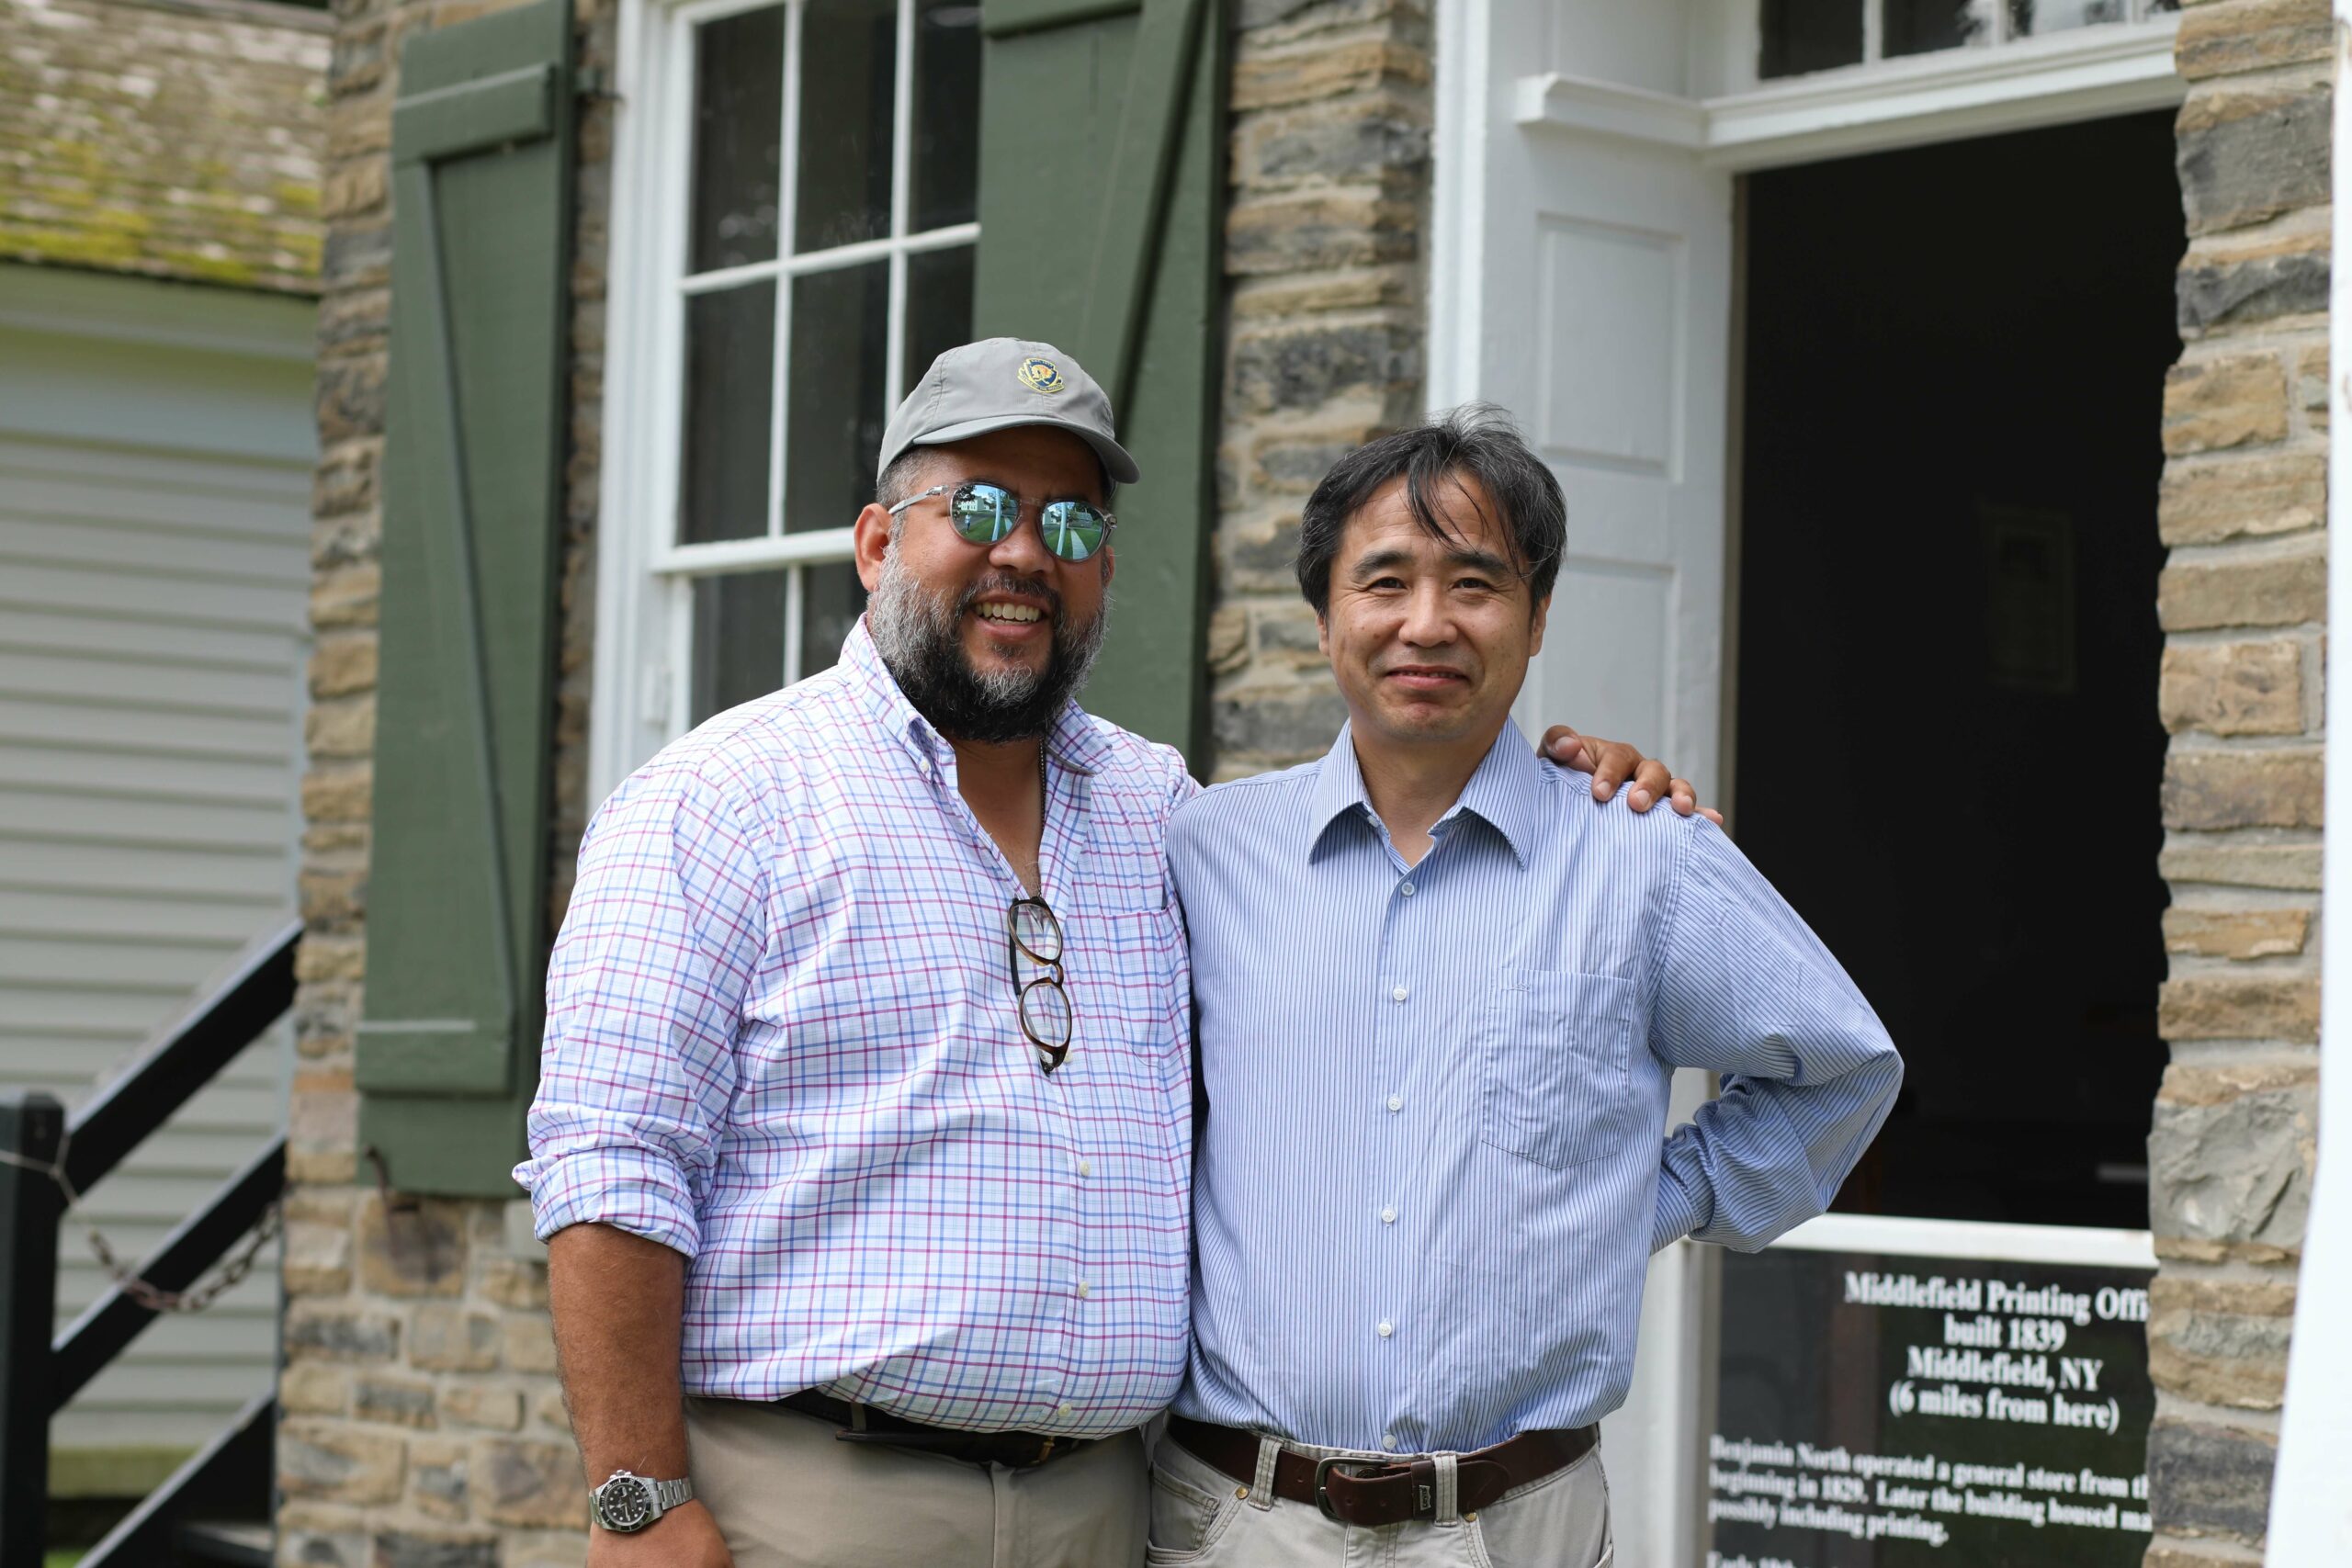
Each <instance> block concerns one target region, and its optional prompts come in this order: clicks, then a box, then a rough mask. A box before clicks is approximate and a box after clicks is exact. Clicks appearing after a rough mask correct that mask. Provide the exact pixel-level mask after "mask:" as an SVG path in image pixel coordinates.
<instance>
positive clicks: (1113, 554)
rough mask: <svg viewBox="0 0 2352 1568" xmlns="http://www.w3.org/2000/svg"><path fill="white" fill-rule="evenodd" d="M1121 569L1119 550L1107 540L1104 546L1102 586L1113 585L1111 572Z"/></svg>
mask: <svg viewBox="0 0 2352 1568" xmlns="http://www.w3.org/2000/svg"><path fill="white" fill-rule="evenodd" d="M1116 570H1119V552H1118V551H1117V550H1114V549H1113V548H1112V547H1111V546H1110V545H1109V544H1108V543H1107V542H1106V543H1105V544H1104V545H1103V587H1105V588H1108V587H1110V586H1111V574H1112V573H1113V572H1114V571H1116Z"/></svg>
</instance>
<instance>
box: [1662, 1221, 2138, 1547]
mask: <svg viewBox="0 0 2352 1568" xmlns="http://www.w3.org/2000/svg"><path fill="white" fill-rule="evenodd" d="M2148 1280H2149V1272H2148V1270H2146V1269H2120V1268H2104V1267H2059V1266H2053V1265H2049V1264H2041V1263H2016V1262H2003V1261H1997V1260H1993V1259H1984V1260H1970V1259H1961V1258H1904V1257H1894V1256H1886V1255H1879V1254H1866V1253H1851V1252H1816V1251H1805V1250H1798V1249H1795V1248H1788V1247H1782V1248H1776V1249H1773V1250H1770V1251H1767V1252H1764V1253H1761V1254H1758V1255H1757V1256H1754V1257H1746V1256H1740V1255H1737V1254H1733V1255H1727V1256H1726V1257H1724V1259H1723V1297H1722V1300H1723V1315H1722V1323H1721V1333H1720V1340H1719V1342H1720V1344H1721V1347H1722V1349H1721V1362H1720V1369H1719V1371H1720V1376H1719V1380H1718V1384H1717V1387H1718V1390H1719V1402H1718V1405H1717V1416H1716V1422H1715V1429H1714V1431H1713V1434H1712V1435H1711V1437H1710V1438H1709V1441H1708V1452H1707V1481H1708V1493H1707V1518H1708V1523H1709V1528H1710V1529H1711V1531H1712V1539H1713V1546H1712V1549H1711V1550H1710V1551H1708V1553H1707V1559H1706V1561H1707V1565H1708V1568H1905V1565H1912V1564H1917V1565H1933V1568H2042V1565H2045V1564H2050V1565H2055V1564H2066V1565H2070V1568H2071V1565H2075V1564H2082V1565H2086V1568H2088V1565H2099V1568H2105V1565H2108V1564H2112V1565H2113V1568H2137V1565H2138V1564H2139V1562H2140V1559H2141V1555H2142V1553H2143V1552H2144V1551H2146V1550H2147V1545H2148V1535H2149V1526H2148V1477H2147V1451H2148V1423H2149V1421H2150V1419H2151V1418H2152V1417H2153V1416H2154V1414H2155V1393H2154V1390H2153V1389H2152V1388H2151V1386H2150V1385H2149V1382H2148V1349H2147V1335H2146V1328H2147V1318H2148Z"/></svg>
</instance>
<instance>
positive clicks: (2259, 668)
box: [2156, 641, 2303, 735]
mask: <svg viewBox="0 0 2352 1568" xmlns="http://www.w3.org/2000/svg"><path fill="white" fill-rule="evenodd" d="M2156 708H2157V711H2158V712H2159V713H2160V714H2161V715H2162V716H2163V717H2164V723H2165V728H2166V729H2169V730H2172V731H2174V732H2175V733H2176V734H2177V733H2178V732H2179V731H2181V730H2184V729H2202V730H2204V731H2206V732H2207V733H2209V734H2212V735H2300V734H2301V733H2302V729H2303V650H2302V647H2301V644H2299V643H2294V642H2287V641H2275V642H2224V643H2175V644H2173V645H2171V646H2170V647H2168V648H2166V649H2165V654H2164V670H2163V674H2162V676H2161V678H2160V679H2159V681H2158V684H2157V694H2156Z"/></svg>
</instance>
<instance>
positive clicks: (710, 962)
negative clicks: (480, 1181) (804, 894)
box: [515, 767, 767, 1258]
mask: <svg viewBox="0 0 2352 1568" xmlns="http://www.w3.org/2000/svg"><path fill="white" fill-rule="evenodd" d="M765 865H766V857H765V856H764V854H763V852H762V850H761V847H760V844H759V840H758V837H757V835H756V834H755V833H754V832H753V831H752V830H751V829H750V828H749V827H748V826H747V822H746V817H745V814H744V813H742V812H741V810H740V809H739V808H738V807H737V805H736V803H735V801H734V800H733V799H732V798H731V796H730V794H729V790H728V789H727V788H726V787H725V786H724V784H722V783H719V782H715V781H713V780H710V779H707V778H705V777H703V776H701V775H700V774H699V773H696V772H695V771H693V770H691V769H689V768H684V767H676V768H671V769H661V768H658V767H657V768H655V769H652V770H649V771H648V772H646V773H640V774H639V775H637V776H635V777H632V778H631V779H630V780H629V781H628V783H627V784H624V785H623V786H622V787H621V789H620V790H619V791H618V792H617V793H616V794H615V795H614V796H613V797H612V799H610V800H609V801H607V802H606V803H605V806H604V807H603V808H602V809H601V810H599V811H598V812H597V814H596V817H595V819H594V821H593V822H592V823H591V824H590V825H589V829H588V833H587V836H586V838H585V839H584V840H582V845H581V854H580V874H579V879H578V882H577V883H576V885H575V886H574V888H573V892H572V896H571V908H570V910H569V912H568V913H567V914H566V916H565V919H564V922H563V931H562V934H561V935H560V936H559V937H558V938H557V939H556V946H555V955H554V959H553V961H552V962H551V963H550V964H549V965H548V1013H547V1033H546V1036H545V1038H544V1040H543V1042H542V1043H541V1046H540V1052H539V1087H538V1093H537V1096H536V1097H535V1098H534V1099H533V1100H532V1102H531V1110H530V1117H529V1122H528V1131H529V1137H530V1155H531V1157H530V1158H529V1159H527V1160H526V1161H525V1162H524V1163H523V1164H521V1165H519V1166H517V1167H516V1168H515V1180H516V1181H518V1182H520V1183H521V1184H522V1185H523V1186H524V1187H525V1188H526V1189H527V1190H529V1191H530V1194H531V1209H532V1219H533V1223H534V1227H535V1228H536V1229H537V1233H538V1235H540V1237H541V1238H542V1239H544V1238H546V1237H548V1236H550V1235H554V1234H555V1233H556V1232H557V1231H560V1230H562V1229H563V1228H564V1227H565V1226H567V1225H574V1224H584V1223H594V1224H607V1225H612V1226H614V1227H616V1228H617V1229H620V1230H625V1231H628V1232H631V1233H633V1234H635V1235H641V1236H645V1237H647V1238H649V1239H650V1240H653V1241H658V1242H660V1243H662V1245H663V1246H665V1247H673V1248H674V1249H675V1250H677V1251H679V1252H681V1253H683V1254H684V1255H685V1256H686V1257H687V1258H693V1257H694V1256H695V1252H696V1250H697V1249H698V1247H699V1246H700V1241H701V1236H700V1227H699V1225H698V1224H697V1223H696V1218H695V1215H696V1213H697V1210H698V1209H699V1207H700V1204H701V1201H702V1200H703V1198H704V1197H705V1196H706V1195H707V1191H708V1188H709V1182H710V1174H711V1169H712V1168H713V1166H714V1164H715V1163H716V1161H717V1157H718V1145H719V1141H720V1137H721V1134H722V1132H723V1130H724V1128H725V1125H726V1118H727V1110H728V1105H729V1101H730V1100H731V1099H732V1097H733V1094H734V1089H735V1075H736V1065H735V1034H736V1028H737V1024H738V1021H739V1020H740V1019H741V1013H742V1003H743V997H744V994H745V992H746V990H747V989H748V988H749V987H751V985H752V982H753V976H754V975H755V973H756V972H757V970H758V967H759V964H760V963H761V956H762V954H763V952H764V951H765V948H766V907H765V887H766V881H767V878H766V872H765Z"/></svg>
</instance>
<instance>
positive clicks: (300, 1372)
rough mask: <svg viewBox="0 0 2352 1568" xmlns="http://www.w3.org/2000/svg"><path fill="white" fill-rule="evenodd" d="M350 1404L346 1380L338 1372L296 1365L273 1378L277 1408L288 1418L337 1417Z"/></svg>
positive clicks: (304, 1363)
mask: <svg viewBox="0 0 2352 1568" xmlns="http://www.w3.org/2000/svg"><path fill="white" fill-rule="evenodd" d="M349 1403H350V1377H349V1374H347V1373H345V1371H343V1370H342V1369H341V1368H338V1367H331V1366H327V1365H325V1364H323V1363H322V1362H318V1361H296V1362H293V1363H291V1364H289V1365H288V1366H287V1367H286V1368H285V1369H284V1370H282V1371H280V1372H279V1373H278V1374H277V1404H278V1408H279V1409H281V1410H283V1411H284V1412H285V1413H286V1414H288V1415H289V1416H340V1415H342V1414H343V1412H344V1408H345V1405H347V1404H349Z"/></svg>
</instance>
